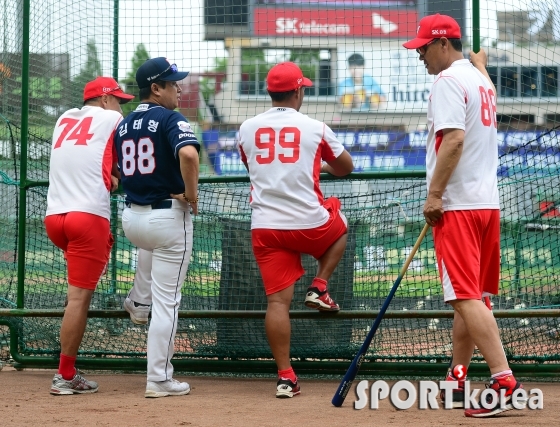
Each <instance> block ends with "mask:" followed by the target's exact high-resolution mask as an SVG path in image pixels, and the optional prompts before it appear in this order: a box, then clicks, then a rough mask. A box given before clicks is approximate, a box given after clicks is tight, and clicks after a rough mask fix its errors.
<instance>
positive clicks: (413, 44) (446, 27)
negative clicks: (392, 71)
mask: <svg viewBox="0 0 560 427" xmlns="http://www.w3.org/2000/svg"><path fill="white" fill-rule="evenodd" d="M440 37H446V38H448V39H460V38H461V27H459V24H458V23H457V21H455V20H454V19H453V18H452V17H451V16H447V15H440V14H439V13H436V14H435V15H428V16H425V17H423V18H422V19H421V20H420V22H419V23H418V30H417V31H416V38H414V39H412V40H410V41H408V42H406V43H404V44H403V46H404V47H406V48H407V49H418V48H419V47H422V46H424V45H425V44H427V43H429V42H431V41H432V40H434V39H439V38H440Z"/></svg>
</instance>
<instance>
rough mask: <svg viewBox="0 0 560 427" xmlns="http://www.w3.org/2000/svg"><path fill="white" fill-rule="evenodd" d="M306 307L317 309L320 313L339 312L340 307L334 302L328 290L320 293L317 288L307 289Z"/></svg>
mask: <svg viewBox="0 0 560 427" xmlns="http://www.w3.org/2000/svg"><path fill="white" fill-rule="evenodd" d="M305 305H306V306H307V307H309V308H316V309H317V310H320V311H339V310H340V307H339V306H338V304H337V303H336V302H334V301H333V299H332V298H331V296H330V295H329V293H328V292H327V290H324V291H323V292H320V291H319V289H317V288H316V287H313V286H310V287H309V288H307V295H306V296H305Z"/></svg>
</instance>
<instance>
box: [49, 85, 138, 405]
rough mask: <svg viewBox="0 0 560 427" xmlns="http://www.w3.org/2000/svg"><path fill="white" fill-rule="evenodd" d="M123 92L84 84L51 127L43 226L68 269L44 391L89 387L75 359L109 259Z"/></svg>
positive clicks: (88, 389)
mask: <svg viewBox="0 0 560 427" xmlns="http://www.w3.org/2000/svg"><path fill="white" fill-rule="evenodd" d="M133 98H134V96H132V95H127V94H125V93H124V92H123V91H122V90H121V88H120V87H119V85H118V83H117V82H116V81H115V80H114V79H112V78H110V77H98V78H97V79H95V80H93V81H91V82H89V83H87V84H86V85H85V87H84V106H83V107H82V108H81V109H79V108H73V109H71V110H68V111H66V112H65V113H64V114H62V116H60V118H59V119H58V121H57V122H56V126H55V129H54V134H53V139H52V147H51V158H50V169H49V190H48V193H47V211H46V217H45V228H46V231H47V235H48V236H49V239H50V240H51V241H52V242H53V243H54V244H55V245H56V246H58V247H59V248H60V249H62V250H63V251H64V254H65V258H66V265H67V269H68V285H69V286H68V294H67V301H68V303H67V306H66V310H65V312H64V317H63V319H62V326H61V329H60V348H61V352H60V364H59V368H58V373H57V374H56V375H55V376H54V378H53V381H52V386H51V391H50V392H51V394H56V395H59V394H80V393H95V392H96V391H97V388H98V386H97V383H96V382H94V381H88V380H86V379H85V378H84V377H83V376H82V375H81V374H80V373H79V372H77V371H76V369H75V367H74V365H75V362H76V356H77V354H78V349H79V347H80V344H81V342H82V337H83V334H84V331H85V328H86V322H87V311H88V308H89V304H90V301H91V297H92V295H93V292H94V290H95V287H96V286H97V282H98V281H99V278H100V277H101V274H102V273H103V270H104V268H105V266H106V265H107V262H108V260H109V253H110V250H111V246H112V244H113V237H112V235H111V232H110V229H109V218H110V205H109V192H110V191H111V190H115V189H116V188H117V186H118V179H117V178H118V176H119V173H118V170H117V168H116V155H115V153H114V147H113V134H114V132H115V129H116V127H117V125H118V124H119V122H120V121H121V120H122V110H121V106H120V104H124V103H126V102H128V101H130V100H131V99H133Z"/></svg>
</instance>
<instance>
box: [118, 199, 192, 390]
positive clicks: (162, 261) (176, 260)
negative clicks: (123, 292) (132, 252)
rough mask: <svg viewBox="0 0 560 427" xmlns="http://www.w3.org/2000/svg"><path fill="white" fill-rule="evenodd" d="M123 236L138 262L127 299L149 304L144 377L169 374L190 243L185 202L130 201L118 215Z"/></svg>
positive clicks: (154, 378)
mask: <svg viewBox="0 0 560 427" xmlns="http://www.w3.org/2000/svg"><path fill="white" fill-rule="evenodd" d="M122 225H123V230H124V233H125V235H126V237H127V238H128V239H129V240H130V241H131V242H132V244H134V245H135V246H137V247H138V248H140V250H139V252H138V264H137V267H136V275H135V277H134V286H133V288H132V290H131V291H130V294H129V296H130V299H132V300H133V301H135V302H138V303H141V304H152V320H151V322H150V328H149V330H148V381H165V380H169V379H171V378H172V377H173V365H172V364H171V358H172V357H173V352H174V343H175V333H176V331H177V320H178V310H179V304H180V302H181V287H182V286H183V282H184V281H185V276H186V274H187V268H188V266H189V260H190V257H191V253H192V245H193V225H192V219H191V214H190V207H189V205H188V204H187V203H182V202H180V201H178V200H173V201H172V207H171V208H169V209H152V207H151V206H140V205H134V204H133V205H131V206H130V207H129V208H126V209H125V210H124V212H123V215H122Z"/></svg>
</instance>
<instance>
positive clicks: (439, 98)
mask: <svg viewBox="0 0 560 427" xmlns="http://www.w3.org/2000/svg"><path fill="white" fill-rule="evenodd" d="M431 103H432V111H433V114H434V131H435V132H438V131H440V130H443V129H462V130H465V121H466V116H467V92H466V91H465V89H464V88H463V87H462V86H461V85H460V83H459V82H458V81H457V79H456V78H454V77H450V76H444V75H442V76H440V77H439V78H438V79H437V80H436V81H435V82H434V85H433V86H432V94H431Z"/></svg>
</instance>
